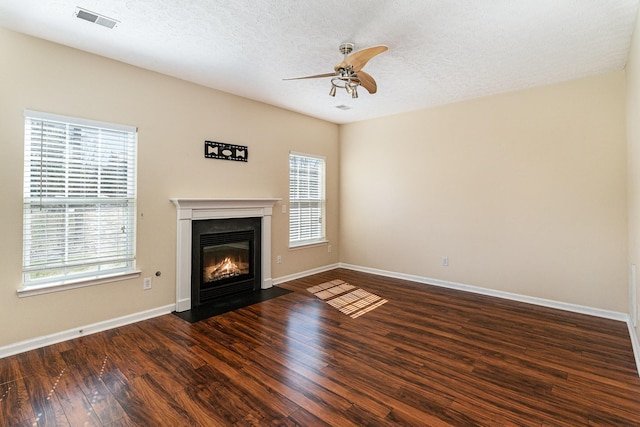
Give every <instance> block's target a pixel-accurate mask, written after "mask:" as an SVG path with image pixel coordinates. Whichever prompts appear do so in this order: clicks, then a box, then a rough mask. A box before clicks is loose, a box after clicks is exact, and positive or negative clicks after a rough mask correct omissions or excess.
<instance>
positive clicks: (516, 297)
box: [339, 263, 640, 376]
mask: <svg viewBox="0 0 640 427" xmlns="http://www.w3.org/2000/svg"><path fill="white" fill-rule="evenodd" d="M339 268H345V269H348V270H354V271H360V272H363V273H371V274H376V275H378V276H385V277H392V278H394V279H403V280H410V281H412V282H417V283H424V284H426V285H433V286H440V287H443V288H449V289H456V290H460V291H466V292H473V293H476V294H481V295H488V296H492V297H497V298H503V299H507V300H513V301H519V302H525V303H528V304H534V305H539V306H542V307H548V308H555V309H558V310H565V311H570V312H573V313H580V314H587V315H590V316H596V317H602V318H605V319H611V320H618V321H621V322H625V323H626V324H627V327H628V328H629V337H630V338H631V347H632V349H633V356H634V358H635V362H636V371H637V372H638V375H639V376H640V343H639V342H638V337H637V336H636V333H635V329H634V328H633V326H632V324H631V317H630V316H629V315H628V314H626V313H621V312H617V311H610V310H603V309H600V308H594V307H588V306H583V305H577V304H569V303H566V302H560V301H553V300H548V299H544V298H536V297H530V296H526V295H520V294H514V293H511V292H504V291H496V290H493V289H487V288H481V287H478V286H472V285H466V284H463V283H456V282H449V281H446V280H439V279H431V278H429V277H422V276H414V275H411V274H404V273H398V272H394V271H387V270H379V269H377V268H370V267H362V266H358V265H352V264H344V263H340V264H339Z"/></svg>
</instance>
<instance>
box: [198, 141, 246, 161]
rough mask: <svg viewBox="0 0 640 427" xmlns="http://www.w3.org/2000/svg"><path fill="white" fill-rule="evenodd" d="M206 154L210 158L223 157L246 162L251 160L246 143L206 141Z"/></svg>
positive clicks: (223, 158)
mask: <svg viewBox="0 0 640 427" xmlns="http://www.w3.org/2000/svg"><path fill="white" fill-rule="evenodd" d="M204 156H205V157H206V158H208V159H222V160H234V161H236V162H246V161H248V160H249V149H248V148H247V147H246V146H244V145H234V144H225V143H222V142H215V141H205V142H204Z"/></svg>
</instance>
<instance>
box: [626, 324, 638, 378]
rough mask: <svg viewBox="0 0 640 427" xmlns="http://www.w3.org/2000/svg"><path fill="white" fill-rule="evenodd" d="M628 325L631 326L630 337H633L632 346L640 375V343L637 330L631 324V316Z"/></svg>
mask: <svg viewBox="0 0 640 427" xmlns="http://www.w3.org/2000/svg"><path fill="white" fill-rule="evenodd" d="M627 327H628V328H629V337H630V338H631V348H632V349H633V358H634V359H635V360H636V371H637V373H638V376H640V343H639V342H638V337H637V336H636V330H635V328H634V327H633V326H632V324H631V318H630V317H629V318H628V319H627Z"/></svg>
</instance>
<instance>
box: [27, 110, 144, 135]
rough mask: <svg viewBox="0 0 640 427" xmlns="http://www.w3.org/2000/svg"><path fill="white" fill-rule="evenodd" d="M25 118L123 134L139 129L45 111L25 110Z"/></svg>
mask: <svg viewBox="0 0 640 427" xmlns="http://www.w3.org/2000/svg"><path fill="white" fill-rule="evenodd" d="M24 116H25V117H30V118H32V119H36V120H47V121H52V122H61V123H72V124H74V125H81V126H87V127H92V128H108V129H113V130H118V131H123V132H131V133H137V132H138V128H137V127H135V126H130V125H121V124H119V123H110V122H101V121H98V120H92V119H83V118H80V117H71V116H63V115H62V114H54V113H45V112H43V111H35V110H28V109H25V110H24Z"/></svg>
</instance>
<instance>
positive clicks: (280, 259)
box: [276, 255, 282, 264]
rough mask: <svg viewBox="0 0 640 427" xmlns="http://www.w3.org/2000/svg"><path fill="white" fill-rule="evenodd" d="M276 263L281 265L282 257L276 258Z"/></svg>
mask: <svg viewBox="0 0 640 427" xmlns="http://www.w3.org/2000/svg"><path fill="white" fill-rule="evenodd" d="M276 263H278V264H282V257H281V256H280V255H278V256H277V257H276Z"/></svg>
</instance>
